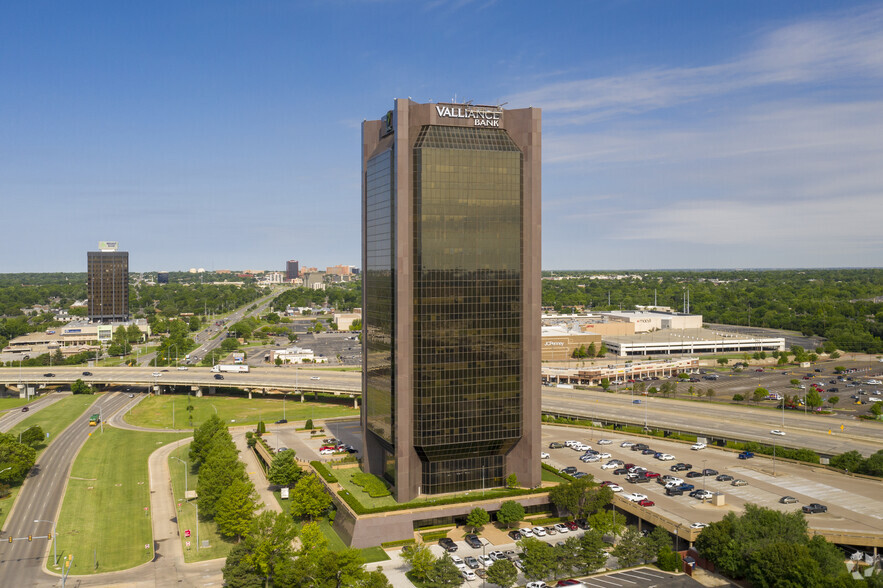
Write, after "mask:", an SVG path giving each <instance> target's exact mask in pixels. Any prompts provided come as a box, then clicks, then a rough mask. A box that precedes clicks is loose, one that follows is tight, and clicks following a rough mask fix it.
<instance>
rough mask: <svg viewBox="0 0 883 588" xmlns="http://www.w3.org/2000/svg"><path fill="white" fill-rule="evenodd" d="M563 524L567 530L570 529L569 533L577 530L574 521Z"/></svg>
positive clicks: (577, 527)
mask: <svg viewBox="0 0 883 588" xmlns="http://www.w3.org/2000/svg"><path fill="white" fill-rule="evenodd" d="M564 524H565V525H567V528H568V529H570V530H571V531H576V530H577V529H579V526H578V525H577V524H576V521H567V522H566V523H564Z"/></svg>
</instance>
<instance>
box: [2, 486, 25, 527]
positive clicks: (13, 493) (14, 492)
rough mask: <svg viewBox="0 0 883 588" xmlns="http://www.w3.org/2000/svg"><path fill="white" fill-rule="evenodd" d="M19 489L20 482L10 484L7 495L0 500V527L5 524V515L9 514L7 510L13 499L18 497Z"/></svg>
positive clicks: (10, 506)
mask: <svg viewBox="0 0 883 588" xmlns="http://www.w3.org/2000/svg"><path fill="white" fill-rule="evenodd" d="M20 490H21V484H18V485H16V486H10V488H9V496H7V497H6V498H4V499H3V500H0V529H2V528H3V525H5V524H6V517H8V516H9V511H10V510H12V505H13V504H15V499H16V498H17V497H18V493H19V491H20Z"/></svg>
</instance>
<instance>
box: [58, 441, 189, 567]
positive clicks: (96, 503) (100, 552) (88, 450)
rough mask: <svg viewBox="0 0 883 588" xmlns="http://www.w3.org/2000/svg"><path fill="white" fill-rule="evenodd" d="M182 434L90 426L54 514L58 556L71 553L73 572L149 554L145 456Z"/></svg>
mask: <svg viewBox="0 0 883 588" xmlns="http://www.w3.org/2000/svg"><path fill="white" fill-rule="evenodd" d="M184 436H185V435H183V434H181V435H169V434H167V433H141V432H136V431H124V430H120V429H114V428H113V427H105V428H104V433H101V432H100V430H97V429H96V430H95V431H94V432H93V434H92V436H91V437H90V438H89V440H88V441H86V444H85V445H84V446H83V449H82V450H81V451H80V454H79V455H78V456H77V459H76V461H74V466H73V469H72V471H71V477H70V479H69V480H68V486H67V491H66V493H65V496H64V504H63V505H62V509H61V515H60V516H59V518H58V557H59V558H62V557H66V556H67V555H68V554H73V555H74V563H73V569H72V573H73V574H75V575H83V574H94V573H101V572H111V571H115V570H124V569H128V568H132V567H135V566H137V565H140V564H142V563H145V562H147V561H149V560H150V559H151V558H152V557H153V549H152V542H153V531H152V528H151V523H150V512H149V510H145V509H149V508H150V486H149V483H148V479H147V475H148V474H147V458H148V457H149V455H150V454H151V453H152V452H153V451H154V450H156V449H157V448H158V447H160V446H161V445H162V444H163V443H169V442H171V441H174V440H177V439H180V438H181V437H184ZM145 545H147V548H145ZM49 561H50V564H51V559H50V560H49Z"/></svg>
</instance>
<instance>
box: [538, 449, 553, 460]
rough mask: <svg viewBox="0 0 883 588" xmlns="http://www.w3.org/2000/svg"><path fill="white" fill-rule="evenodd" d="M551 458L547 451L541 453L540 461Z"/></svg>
mask: <svg viewBox="0 0 883 588" xmlns="http://www.w3.org/2000/svg"><path fill="white" fill-rule="evenodd" d="M550 457H552V456H551V455H549V454H548V453H546V452H545V451H543V452H542V453H540V459H549V458H550Z"/></svg>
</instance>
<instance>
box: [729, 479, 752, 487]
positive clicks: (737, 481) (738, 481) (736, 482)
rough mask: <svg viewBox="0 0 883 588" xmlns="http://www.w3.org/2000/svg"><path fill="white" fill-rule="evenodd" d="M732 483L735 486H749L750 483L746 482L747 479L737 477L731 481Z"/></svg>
mask: <svg viewBox="0 0 883 588" xmlns="http://www.w3.org/2000/svg"><path fill="white" fill-rule="evenodd" d="M730 484H731V485H733V486H747V485H748V482H746V481H745V480H743V479H742V478H736V479H735V480H733V481H732V482H730Z"/></svg>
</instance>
